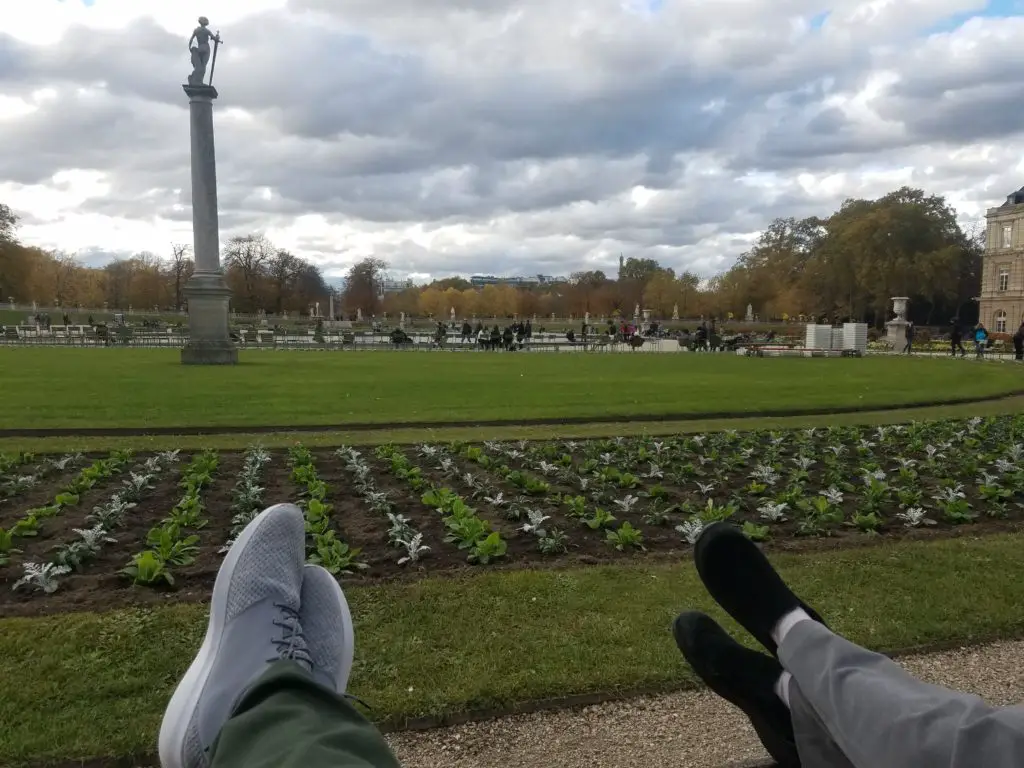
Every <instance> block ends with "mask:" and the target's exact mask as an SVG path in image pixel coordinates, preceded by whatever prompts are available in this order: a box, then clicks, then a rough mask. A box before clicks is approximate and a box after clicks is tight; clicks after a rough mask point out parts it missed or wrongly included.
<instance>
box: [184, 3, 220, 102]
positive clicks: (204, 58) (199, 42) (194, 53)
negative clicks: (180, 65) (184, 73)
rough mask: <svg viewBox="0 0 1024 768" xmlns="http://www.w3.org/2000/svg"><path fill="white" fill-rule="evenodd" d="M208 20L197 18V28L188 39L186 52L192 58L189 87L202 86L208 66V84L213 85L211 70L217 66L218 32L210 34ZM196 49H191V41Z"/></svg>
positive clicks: (203, 17) (201, 17)
mask: <svg viewBox="0 0 1024 768" xmlns="http://www.w3.org/2000/svg"><path fill="white" fill-rule="evenodd" d="M209 26H210V20H209V19H208V18H206V17H205V16H200V17H199V26H198V27H196V28H195V29H194V30H193V31H192V37H190V38H189V39H188V52H189V55H190V56H191V57H192V74H191V75H189V76H188V84H189V85H203V80H204V79H205V78H206V65H207V64H210V82H209V85H213V68H214V67H215V66H217V47H218V46H219V45H220V42H221V41H220V32H217V33H216V34H215V33H213V32H211V31H210V30H209V29H208V27H209ZM193 40H194V41H195V42H196V47H195V48H193V47H192V41H193ZM211 40H212V41H213V52H212V54H211V52H210V41H211Z"/></svg>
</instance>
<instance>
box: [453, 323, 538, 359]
mask: <svg viewBox="0 0 1024 768" xmlns="http://www.w3.org/2000/svg"><path fill="white" fill-rule="evenodd" d="M447 338H448V328H447V326H446V325H445V324H444V323H438V324H437V333H436V335H435V337H434V341H435V342H436V343H437V345H438V346H441V345H443V344H444V342H445V340H446V339H447ZM531 338H533V323H532V322H531V321H530V320H526V321H525V322H524V321H521V320H517V321H515V322H514V323H512V324H510V325H506V326H505V327H504V329H502V328H499V327H498V325H497V323H495V324H494V325H493V326H492V327H491V328H487V326H485V325H484V324H483V323H482V322H480V321H479V320H478V321H477V323H476V327H473V325H472V324H470V322H469V321H468V320H466V321H465V322H463V323H462V331H461V334H460V336H459V339H460V341H463V342H471V341H474V340H475V341H476V343H477V344H478V345H479V346H480V349H483V350H488V351H496V350H499V349H503V350H505V351H506V352H514V351H515V350H517V349H522V348H523V345H524V344H525V343H526V342H527V341H529V340H530V339H531Z"/></svg>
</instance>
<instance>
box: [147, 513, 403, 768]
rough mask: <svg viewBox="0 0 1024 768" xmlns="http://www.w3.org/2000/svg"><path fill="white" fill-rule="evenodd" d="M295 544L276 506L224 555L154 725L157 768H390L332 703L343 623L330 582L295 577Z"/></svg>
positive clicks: (369, 728)
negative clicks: (206, 609) (185, 665)
mask: <svg viewBox="0 0 1024 768" xmlns="http://www.w3.org/2000/svg"><path fill="white" fill-rule="evenodd" d="M305 540H306V534H305V522H304V520H303V516H302V512H301V510H299V509H298V508H297V507H295V506H293V505H291V504H279V505H277V506H274V507H270V508H269V509H267V510H264V511H263V512H262V513H261V514H260V515H258V516H257V517H256V519H255V520H253V521H252V522H251V523H250V524H249V525H248V526H247V527H246V528H245V530H244V531H243V532H242V534H241V535H240V536H239V537H238V539H237V540H236V541H235V543H234V544H233V545H232V546H231V549H230V550H229V551H228V554H227V556H226V557H225V559H224V563H223V564H222V565H221V568H220V571H219V573H218V574H217V581H216V583H215V584H214V588H213V596H212V598H211V600H210V622H209V625H208V627H207V631H206V637H205V639H204V640H203V644H202V646H201V647H200V649H199V653H198V654H197V655H196V657H195V660H194V661H193V662H192V665H191V666H190V667H189V669H188V671H187V672H186V673H185V675H184V677H183V678H182V680H181V682H180V683H179V684H178V687H177V689H176V690H175V692H174V695H173V696H172V697H171V701H170V703H169V704H168V706H167V710H166V712H165V713H164V719H163V723H162V725H161V727H160V744H159V748H160V763H161V765H162V766H163V768H211V767H212V768H235V767H236V766H237V767H238V768H242V766H244V767H245V768H262V767H263V766H267V768H271V767H273V768H292V766H294V767H295V768H299V767H300V766H302V767H303V768H320V766H331V768H397V766H398V761H397V760H396V759H395V757H394V755H393V754H392V753H391V751H390V750H389V749H388V746H387V744H386V743H385V741H384V739H383V737H382V736H381V735H380V733H379V732H378V731H377V729H376V728H374V727H373V725H371V724H370V723H369V722H368V721H367V720H366V719H365V718H363V717H362V716H361V715H360V714H359V713H358V712H357V711H356V710H355V709H354V708H353V706H352V705H351V704H350V703H349V702H348V701H347V700H346V699H345V697H344V691H345V686H346V684H347V683H348V675H349V671H350V670H351V668H352V653H353V648H354V635H353V631H352V617H351V615H350V614H349V610H348V604H347V603H346V601H345V596H344V594H343V592H342V590H341V587H340V586H339V585H338V582H337V580H335V578H334V577H333V576H331V574H329V573H328V572H327V571H325V570H324V569H323V568H320V567H319V566H309V565H304V563H305Z"/></svg>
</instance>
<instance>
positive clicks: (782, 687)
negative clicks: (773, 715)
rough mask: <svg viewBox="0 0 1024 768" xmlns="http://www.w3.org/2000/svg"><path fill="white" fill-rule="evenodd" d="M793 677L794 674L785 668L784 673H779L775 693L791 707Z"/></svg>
mask: <svg viewBox="0 0 1024 768" xmlns="http://www.w3.org/2000/svg"><path fill="white" fill-rule="evenodd" d="M792 679H793V676H792V675H791V674H789V672H786V671H785V670H783V672H782V674H781V675H779V679H778V680H776V681H775V695H776V696H778V697H779V698H780V699H782V703H783V704H785V705H786V707H787V708H788V707H789V681H790V680H792Z"/></svg>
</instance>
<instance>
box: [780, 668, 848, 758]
mask: <svg viewBox="0 0 1024 768" xmlns="http://www.w3.org/2000/svg"><path fill="white" fill-rule="evenodd" d="M789 712H790V715H791V716H792V718H793V734H794V735H795V736H796V751H797V754H798V755H800V765H802V766H803V768H854V765H853V763H851V762H850V761H849V760H847V759H846V755H844V754H843V751H842V750H841V749H840V748H839V745H838V744H836V743H835V741H833V740H832V734H830V733H829V731H828V727H827V726H826V725H825V723H823V722H822V720H821V718H820V717H818V713H817V712H815V711H814V707H812V706H811V703H810V702H809V701H808V700H807V697H806V696H804V692H803V691H802V690H801V689H800V684H799V683H797V681H796V678H795V677H794V678H792V679H791V680H790V681H789Z"/></svg>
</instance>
